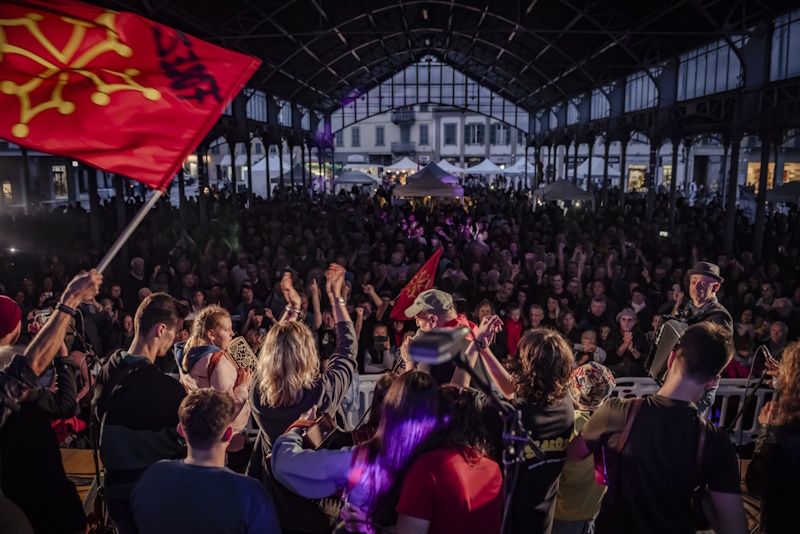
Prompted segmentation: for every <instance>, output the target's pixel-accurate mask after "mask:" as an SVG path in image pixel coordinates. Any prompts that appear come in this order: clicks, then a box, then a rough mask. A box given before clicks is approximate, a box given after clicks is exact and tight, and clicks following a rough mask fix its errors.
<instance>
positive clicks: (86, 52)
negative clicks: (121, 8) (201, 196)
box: [0, 0, 260, 189]
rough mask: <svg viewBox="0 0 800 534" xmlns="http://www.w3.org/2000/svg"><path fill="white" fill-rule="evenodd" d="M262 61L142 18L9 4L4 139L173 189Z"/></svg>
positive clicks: (69, 5)
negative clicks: (172, 183)
mask: <svg viewBox="0 0 800 534" xmlns="http://www.w3.org/2000/svg"><path fill="white" fill-rule="evenodd" d="M259 64H260V61H259V60H257V59H255V58H253V57H250V56H245V55H242V54H238V53H235V52H231V51H228V50H225V49H223V48H220V47H218V46H214V45H211V44H209V43H206V42H203V41H200V40H198V39H195V38H193V37H189V36H188V35H186V34H184V33H181V32H179V31H177V30H173V29H172V28H168V27H166V26H162V25H160V24H156V23H154V22H152V21H150V20H147V19H145V18H143V17H140V16H138V15H134V14H133V13H119V12H116V11H111V10H108V9H103V8H100V7H96V6H91V5H88V4H83V3H80V2H74V1H71V0H30V1H16V2H14V4H13V5H12V4H11V3H6V2H2V1H1V0H0V137H2V138H4V139H7V140H9V141H11V142H12V143H16V144H20V145H24V146H27V147H30V148H32V149H35V150H41V151H43V152H47V153H50V154H56V155H61V156H67V157H70V158H75V159H79V160H81V161H84V162H86V163H88V164H89V165H92V166H94V167H97V168H100V169H104V170H106V171H109V172H114V173H119V174H122V175H124V176H128V177H130V178H133V179H135V180H138V181H140V182H143V183H145V184H147V185H148V186H150V187H153V188H155V189H163V188H164V187H165V186H166V185H167V184H168V183H169V182H170V180H172V177H173V176H174V175H175V173H176V172H178V169H179V168H180V166H181V165H182V163H183V161H184V159H186V156H187V155H189V154H190V153H191V151H193V150H194V149H195V147H196V146H197V145H198V144H199V143H200V141H202V139H203V138H204V137H205V136H206V134H208V132H209V131H210V130H211V128H212V127H213V126H214V124H215V123H216V121H217V119H219V117H220V115H221V114H222V111H223V110H224V109H225V107H226V106H227V105H228V104H229V103H230V101H231V99H232V98H233V97H234V96H235V95H236V94H237V93H238V92H239V91H240V90H241V88H242V86H243V85H244V84H245V82H246V81H247V80H248V79H249V78H250V76H252V75H253V73H254V72H255V70H256V69H257V68H258V66H259Z"/></svg>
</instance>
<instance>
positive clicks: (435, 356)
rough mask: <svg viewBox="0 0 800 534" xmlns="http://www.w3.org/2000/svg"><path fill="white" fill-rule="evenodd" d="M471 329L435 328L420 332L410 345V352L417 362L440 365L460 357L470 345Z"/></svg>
mask: <svg viewBox="0 0 800 534" xmlns="http://www.w3.org/2000/svg"><path fill="white" fill-rule="evenodd" d="M469 334H470V330H469V328H467V327H464V326H462V327H460V328H434V329H433V330H431V331H430V332H421V333H418V334H417V335H416V336H415V337H414V339H413V340H412V341H411V345H409V347H408V354H409V356H411V359H412V360H413V361H415V362H417V363H424V364H428V365H439V364H442V363H447V362H449V361H452V360H453V359H455V358H458V357H459V356H460V355H461V354H463V353H464V351H465V350H466V349H467V347H468V346H469V341H467V336H468V335H469Z"/></svg>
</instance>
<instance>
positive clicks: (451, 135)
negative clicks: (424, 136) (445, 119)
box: [444, 124, 456, 145]
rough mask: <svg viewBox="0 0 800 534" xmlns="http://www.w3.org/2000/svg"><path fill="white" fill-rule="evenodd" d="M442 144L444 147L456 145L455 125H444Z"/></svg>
mask: <svg viewBox="0 0 800 534" xmlns="http://www.w3.org/2000/svg"><path fill="white" fill-rule="evenodd" d="M444 144H445V145H455V144H456V125H455V124H445V125H444Z"/></svg>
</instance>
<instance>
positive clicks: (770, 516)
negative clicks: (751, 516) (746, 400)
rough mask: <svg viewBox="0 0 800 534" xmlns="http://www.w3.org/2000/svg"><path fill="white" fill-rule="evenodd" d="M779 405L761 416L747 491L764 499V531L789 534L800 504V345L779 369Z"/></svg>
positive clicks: (790, 350) (774, 404)
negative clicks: (799, 503) (787, 533)
mask: <svg viewBox="0 0 800 534" xmlns="http://www.w3.org/2000/svg"><path fill="white" fill-rule="evenodd" d="M778 371H779V374H778V376H779V377H780V382H779V384H778V385H777V389H778V400H777V402H768V403H767V404H766V405H765V406H764V408H763V409H762V410H761V413H760V414H759V416H758V422H759V423H760V424H761V430H760V432H759V435H758V441H757V442H756V449H755V451H754V452H753V459H752V461H751V462H750V465H749V466H748V468H747V477H746V482H747V489H748V491H749V492H750V494H751V495H754V496H756V497H760V498H761V530H760V532H765V533H767V534H771V533H774V532H789V531H791V530H792V528H791V527H790V526H789V525H793V524H795V522H796V521H795V516H796V515H797V514H796V508H797V503H798V501H800V484H799V483H798V480H800V342H795V343H792V344H791V345H789V346H788V347H786V349H785V350H784V351H783V357H782V359H781V362H780V364H779V366H778Z"/></svg>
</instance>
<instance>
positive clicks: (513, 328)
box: [503, 304, 522, 355]
mask: <svg viewBox="0 0 800 534" xmlns="http://www.w3.org/2000/svg"><path fill="white" fill-rule="evenodd" d="M521 315H522V309H521V308H520V305H519V304H510V305H509V306H508V315H507V316H506V318H505V319H503V330H504V331H505V332H506V337H507V339H508V354H509V355H514V354H515V353H516V352H517V344H518V343H519V340H520V338H521V337H522V318H521Z"/></svg>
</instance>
